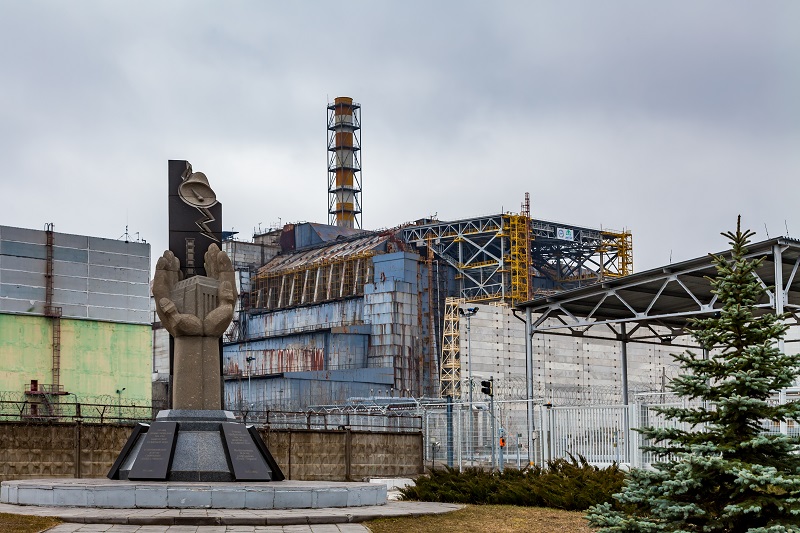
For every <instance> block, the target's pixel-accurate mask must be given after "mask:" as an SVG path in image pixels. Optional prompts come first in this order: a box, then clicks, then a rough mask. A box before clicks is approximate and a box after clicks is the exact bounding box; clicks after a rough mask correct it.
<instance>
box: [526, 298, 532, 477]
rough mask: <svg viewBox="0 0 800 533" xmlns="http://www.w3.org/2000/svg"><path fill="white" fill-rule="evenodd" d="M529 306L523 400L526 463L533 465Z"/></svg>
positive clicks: (528, 310) (529, 311) (528, 308)
mask: <svg viewBox="0 0 800 533" xmlns="http://www.w3.org/2000/svg"><path fill="white" fill-rule="evenodd" d="M531 329H532V328H531V308H530V307H527V308H525V386H526V391H525V400H526V402H525V403H526V410H527V413H528V423H527V428H526V429H527V432H528V464H529V465H531V466H532V465H533V460H534V453H533V331H532V330H531Z"/></svg>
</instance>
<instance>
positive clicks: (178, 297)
mask: <svg viewBox="0 0 800 533" xmlns="http://www.w3.org/2000/svg"><path fill="white" fill-rule="evenodd" d="M178 171H180V173H178ZM176 175H177V177H178V178H179V179H175V177H176ZM173 193H175V194H173ZM176 197H177V198H178V199H180V202H178V201H177V200H176ZM198 215H199V218H198ZM221 216H222V207H221V204H220V203H219V202H218V201H217V199H216V195H215V194H214V191H213V189H212V188H211V186H210V185H209V183H208V178H206V176H205V174H203V173H202V172H193V171H192V167H191V165H190V164H189V163H188V162H186V161H170V248H171V249H170V250H167V251H165V252H164V254H163V256H161V257H160V258H159V259H158V262H157V264H156V271H155V274H154V277H153V297H154V299H155V306H156V312H157V313H158V317H159V319H160V320H161V323H162V324H163V325H164V327H165V328H166V330H167V331H168V332H169V334H170V336H171V337H172V343H171V345H172V350H171V361H172V387H171V396H172V398H171V400H172V401H171V405H172V408H171V409H168V410H164V411H161V412H159V413H158V415H157V416H156V420H155V421H154V422H153V423H151V424H139V425H137V426H136V427H135V428H134V431H133V433H132V434H131V436H130V438H129V439H128V442H127V443H126V444H125V446H124V448H123V450H122V452H121V453H120V455H119V457H118V458H117V460H116V461H115V463H114V465H113V466H112V467H111V470H110V471H109V473H108V477H109V478H111V479H128V480H137V481H138V480H141V481H280V480H283V479H284V476H283V473H282V472H281V469H280V467H279V466H278V464H277V463H276V462H275V460H274V458H273V457H272V454H270V452H269V450H268V448H267V446H266V445H265V444H264V442H263V440H262V439H261V437H260V436H259V434H258V432H257V431H256V429H255V427H253V426H246V425H245V424H242V423H241V422H238V421H236V419H235V417H234V416H233V413H231V412H230V411H224V410H223V409H222V407H223V405H222V376H221V357H220V346H221V337H222V334H223V333H224V332H225V330H226V329H227V327H228V326H229V325H230V323H231V319H232V318H233V308H234V304H235V302H236V296H237V293H236V279H235V274H234V270H233V265H232V263H231V260H230V258H229V257H228V255H227V254H226V253H225V252H223V251H222V250H220V248H219V246H218V244H217V243H218V242H219V240H220V239H219V237H220V234H221V225H222V223H221ZM189 221H191V222H189ZM192 224H193V225H192ZM212 224H213V225H212ZM215 227H216V228H219V229H218V230H216V231H215ZM198 243H199V244H201V245H205V244H206V243H208V247H207V249H206V251H205V253H204V254H203V262H202V267H201V266H200V264H199V262H198V261H197V258H196V253H197V250H198ZM181 258H183V262H182V261H181Z"/></svg>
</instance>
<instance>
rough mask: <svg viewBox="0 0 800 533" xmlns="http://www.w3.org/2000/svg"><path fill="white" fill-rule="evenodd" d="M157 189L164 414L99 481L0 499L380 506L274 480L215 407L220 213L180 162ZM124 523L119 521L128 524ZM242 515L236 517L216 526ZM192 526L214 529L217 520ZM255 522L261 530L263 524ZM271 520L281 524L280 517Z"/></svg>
mask: <svg viewBox="0 0 800 533" xmlns="http://www.w3.org/2000/svg"><path fill="white" fill-rule="evenodd" d="M169 184H170V185H169V190H170V194H169V219H170V241H169V242H170V249H169V250H167V251H166V252H164V254H163V255H162V256H161V257H160V258H159V259H158V263H157V265H156V271H155V274H154V276H153V296H154V298H155V303H156V311H157V313H158V316H159V318H160V319H161V322H162V323H163V324H164V326H165V328H166V329H167V331H169V333H170V336H171V339H172V343H171V344H172V345H173V349H172V350H171V352H172V353H171V357H170V359H171V367H172V369H173V379H172V385H173V386H172V391H171V402H172V404H171V409H167V410H164V411H161V412H159V413H158V415H157V417H156V419H155V420H154V421H153V422H152V423H150V424H138V425H137V426H135V427H134V429H133V432H132V433H131V436H130V437H129V438H128V441H127V442H126V443H125V446H124V447H123V449H122V451H121V452H120V454H119V457H117V460H116V461H115V462H114V465H113V466H112V467H111V470H110V471H109V473H108V477H109V478H111V479H91V478H89V479H62V478H57V479H23V480H14V481H3V482H2V484H0V503H8V504H14V505H38V506H70V507H105V508H117V509H121V510H125V509H133V508H140V509H146V508H155V509H168V508H169V509H191V508H202V509H207V508H213V509H250V510H253V509H310V508H322V507H362V506H372V505H383V504H385V503H386V501H387V498H386V491H387V488H386V485H384V484H375V483H353V482H336V481H321V482H315V481H296V480H294V481H288V480H284V475H283V472H281V469H280V467H279V466H278V464H277V463H276V462H275V460H274V459H273V457H272V455H271V454H270V452H269V450H268V449H267V446H266V445H265V444H264V442H263V440H262V439H261V437H260V436H259V434H258V432H257V431H256V428H255V427H253V426H248V425H245V424H243V423H241V422H239V421H237V420H236V419H235V417H234V416H233V414H232V413H231V412H230V411H225V410H223V404H222V397H223V396H222V379H221V375H222V373H221V367H222V365H221V360H220V359H221V358H220V351H221V345H222V340H221V336H222V334H223V332H224V331H225V329H226V328H227V327H228V325H229V324H230V322H231V318H232V316H233V308H234V303H235V302H236V283H235V277H234V270H233V266H232V264H231V260H230V258H229V257H228V256H227V255H226V254H225V253H224V252H222V251H221V250H220V248H219V244H220V240H221V234H222V222H221V218H222V205H221V204H220V203H219V202H218V201H217V199H216V195H215V194H214V191H213V190H212V189H211V186H210V185H209V183H208V179H207V178H206V176H205V175H204V174H203V173H201V172H193V171H192V167H191V165H190V164H189V163H188V162H187V161H170V162H169ZM200 254H202V255H200ZM266 481H280V483H265V482H266ZM315 516H317V517H318V515H315ZM347 517H348V520H349V515H347ZM173 518H175V519H177V518H176V517H175V516H174V515H172V514H168V515H164V516H163V517H161V518H158V520H157V522H158V523H159V524H161V523H170V524H171V523H172V520H173ZM310 518H311V517H307V516H306V515H303V514H296V515H293V518H291V520H297V522H291V521H290V522H291V523H302V524H308V523H309V521H310ZM132 519H133V520H134V522H128V523H138V522H135V517H128V520H132ZM254 519H256V518H255V517H253V516H251V515H250V514H248V515H246V516H242V517H240V518H236V519H234V518H232V517H229V518H228V519H227V520H228V522H227V523H229V524H235V523H246V524H251V523H253V520H254ZM107 520H109V521H116V520H118V517H117V516H110V515H109V516H108V518H107ZM143 520H147V523H151V521H152V520H153V518H152V517H144V518H143ZM198 520H202V521H203V522H202V523H203V524H205V523H206V521H210V522H209V523H213V524H218V523H219V522H218V520H219V517H218V516H200V517H199V518H198ZM231 520H233V521H231ZM237 520H241V522H238V521H237ZM257 520H260V522H258V523H259V524H261V525H266V524H268V523H270V522H268V521H269V520H272V518H270V517H267V516H265V515H261V517H260V518H257ZM275 520H276V522H274V523H279V524H283V523H286V517H277V518H275ZM164 521H165V522H164Z"/></svg>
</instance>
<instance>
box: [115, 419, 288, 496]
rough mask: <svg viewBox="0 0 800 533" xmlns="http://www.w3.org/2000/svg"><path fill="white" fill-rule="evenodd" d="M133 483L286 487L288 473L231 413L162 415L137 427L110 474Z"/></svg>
mask: <svg viewBox="0 0 800 533" xmlns="http://www.w3.org/2000/svg"><path fill="white" fill-rule="evenodd" d="M108 477H109V478H110V479H121V480H131V481H199V482H230V481H281V480H283V479H284V476H283V472H281V469H280V467H279V466H278V464H277V463H276V462H275V459H274V458H273V457H272V454H270V452H269V450H268V449H267V446H266V445H265V444H264V441H263V440H262V439H261V437H260V436H259V435H258V432H257V431H256V429H255V428H254V427H253V426H249V427H248V426H245V424H242V423H241V422H238V421H236V418H235V417H234V416H233V413H231V412H230V411H222V410H219V411H212V410H197V411H195V410H182V409H172V410H166V411H161V412H159V413H158V415H157V416H156V420H155V421H154V422H152V423H151V424H138V425H137V426H136V427H135V428H134V430H133V433H132V434H131V436H130V438H129V439H128V442H127V443H126V444H125V446H124V447H123V449H122V452H120V454H119V457H118V458H117V460H116V461H115V462H114V465H113V466H112V467H111V470H110V471H109V473H108Z"/></svg>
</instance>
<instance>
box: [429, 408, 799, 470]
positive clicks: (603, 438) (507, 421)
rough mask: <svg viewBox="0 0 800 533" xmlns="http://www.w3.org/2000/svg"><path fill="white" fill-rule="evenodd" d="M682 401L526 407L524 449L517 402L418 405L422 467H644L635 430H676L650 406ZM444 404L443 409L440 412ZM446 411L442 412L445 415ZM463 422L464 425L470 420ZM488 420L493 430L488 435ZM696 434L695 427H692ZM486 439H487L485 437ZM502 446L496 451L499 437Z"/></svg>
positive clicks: (648, 457) (795, 430)
mask: <svg viewBox="0 0 800 533" xmlns="http://www.w3.org/2000/svg"><path fill="white" fill-rule="evenodd" d="M689 405H696V404H689V403H687V402H680V403H660V401H657V402H653V403H648V402H645V401H638V402H637V403H634V404H630V405H627V406H625V405H589V406H551V405H549V404H542V403H533V405H532V408H533V414H534V416H533V420H534V427H533V428H532V437H533V438H532V442H533V446H532V449H528V439H527V433H526V431H527V411H526V402H525V401H498V402H495V404H494V415H493V414H492V412H491V409H490V404H488V403H484V402H481V403H478V402H474V403H473V404H472V405H471V406H470V405H469V404H468V403H466V402H464V403H453V404H451V405H450V406H447V405H444V404H443V405H425V406H421V408H420V409H421V410H422V412H421V414H422V430H423V434H424V436H425V461H426V465H427V466H428V467H430V466H432V465H433V466H436V465H442V464H447V465H450V466H453V467H457V468H459V469H463V468H466V467H470V466H478V467H482V468H490V467H493V466H494V467H498V468H503V467H505V466H512V467H520V466H526V465H528V464H529V463H532V464H539V465H542V464H544V463H545V462H547V461H548V460H550V459H556V458H562V457H568V456H570V455H572V456H574V457H577V456H582V457H584V458H585V459H586V460H587V461H589V462H590V463H592V464H595V465H599V466H603V465H609V464H611V463H614V462H616V463H618V464H620V465H622V466H623V467H648V466H649V465H650V464H651V463H652V462H654V461H656V460H657V459H656V458H655V457H653V454H652V453H650V452H644V451H642V450H641V449H640V447H641V446H642V445H646V444H649V442H647V440H646V439H644V437H643V436H642V435H641V434H640V433H639V432H637V431H635V430H634V429H635V428H639V427H645V426H653V427H681V428H682V429H686V430H689V429H691V428H690V427H689V425H688V424H681V423H678V422H676V421H674V420H671V419H667V418H666V417H665V416H664V415H661V414H660V413H658V412H656V411H655V408H656V407H670V406H689ZM448 407H449V408H448ZM448 412H449V413H450V414H448ZM470 419H471V420H470ZM492 421H494V431H493V430H492ZM696 429H698V430H701V428H696ZM764 430H765V431H766V432H769V433H787V434H789V435H798V436H800V425H798V424H797V423H793V422H789V423H787V424H780V425H779V424H771V423H765V424H764ZM493 437H494V438H493ZM501 437H502V438H503V439H504V441H505V447H501V446H500V438H501Z"/></svg>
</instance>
